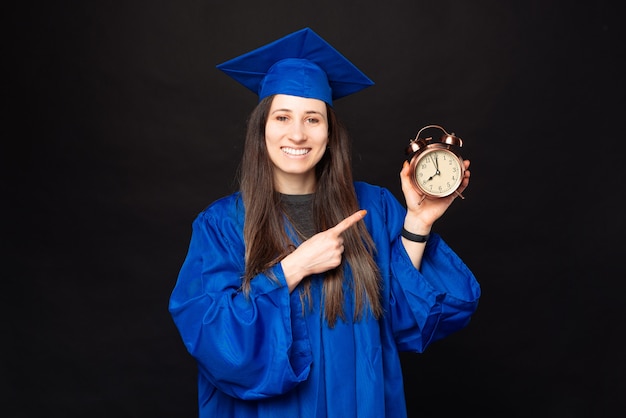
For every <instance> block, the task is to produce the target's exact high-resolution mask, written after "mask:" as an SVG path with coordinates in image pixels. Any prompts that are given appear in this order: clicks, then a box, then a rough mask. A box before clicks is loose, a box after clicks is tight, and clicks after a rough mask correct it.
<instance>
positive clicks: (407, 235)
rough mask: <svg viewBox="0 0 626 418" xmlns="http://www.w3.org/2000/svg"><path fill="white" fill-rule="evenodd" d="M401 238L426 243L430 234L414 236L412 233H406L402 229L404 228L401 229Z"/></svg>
mask: <svg viewBox="0 0 626 418" xmlns="http://www.w3.org/2000/svg"><path fill="white" fill-rule="evenodd" d="M402 236H403V237H404V238H406V239H408V240H409V241H413V242H426V241H428V237H430V234H428V235H417V234H414V233H412V232H409V231H407V230H406V229H404V227H402Z"/></svg>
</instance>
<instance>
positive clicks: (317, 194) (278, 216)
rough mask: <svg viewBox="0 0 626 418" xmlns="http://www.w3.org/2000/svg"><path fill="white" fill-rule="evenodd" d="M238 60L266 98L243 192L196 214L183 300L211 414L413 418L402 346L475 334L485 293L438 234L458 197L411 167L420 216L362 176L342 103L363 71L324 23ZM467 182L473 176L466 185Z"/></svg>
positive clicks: (179, 304) (184, 324)
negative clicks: (427, 193) (355, 171)
mask: <svg viewBox="0 0 626 418" xmlns="http://www.w3.org/2000/svg"><path fill="white" fill-rule="evenodd" d="M303 45H304V46H303ZM320 50H322V51H324V52H323V53H321V54H320V52H319V51H320ZM320 55H321V56H320ZM260 61H262V63H261V64H259V62H260ZM227 64H228V65H227V66H226V67H228V66H231V68H235V70H233V73H236V74H237V76H236V78H237V77H239V76H240V74H241V73H242V71H241V67H245V68H246V69H249V70H250V73H251V74H254V76H253V77H256V78H255V81H253V82H251V84H250V85H248V87H250V86H253V87H251V88H253V90H254V91H255V92H256V93H258V94H259V98H260V102H259V104H258V106H257V107H256V108H255V109H254V111H253V112H252V114H251V116H250V119H249V121H248V131H247V135H246V142H245V151H244V156H243V159H242V162H241V168H240V191H239V192H237V193H234V194H233V195H230V196H226V197H224V198H222V199H220V200H217V201H216V202H213V203H212V204H211V205H210V206H209V207H208V208H207V209H206V210H204V211H203V212H202V213H200V214H199V216H198V217H197V219H196V220H195V221H194V223H193V231H192V237H191V243H190V247H189V252H188V254H187V257H186V259H185V262H184V264H183V266H182V268H181V271H180V274H179V277H178V281H177V283H176V286H175V288H174V290H173V292H172V295H171V299H170V305H169V308H170V312H171V314H172V316H173V318H174V321H175V323H176V325H177V327H178V329H179V331H180V334H181V336H182V339H183V342H184V343H185V345H186V347H187V349H188V350H189V352H190V354H191V355H192V356H193V357H194V358H195V359H196V361H197V364H198V370H199V375H198V389H199V392H198V399H199V410H200V416H201V417H217V416H219V417H277V416H280V417H283V416H284V417H342V418H348V417H372V418H381V417H393V418H397V417H404V416H406V407H405V401H404V389H403V383H402V370H401V365H400V359H399V355H398V353H399V352H400V351H414V352H422V351H423V350H424V349H425V348H426V346H427V345H428V344H429V343H431V342H432V341H435V340H437V339H440V338H443V337H445V336H446V335H449V334H450V333H452V332H454V331H457V330H459V329H461V328H463V327H464V326H465V325H466V324H467V323H468V322H469V319H470V317H471V315H472V314H473V313H474V311H475V309H476V307H477V303H478V298H479V296H480V287H479V285H478V283H477V282H476V280H475V278H474V276H473V274H472V273H471V272H470V270H469V269H468V268H467V267H466V265H465V264H464V263H463V262H462V261H461V259H459V257H458V256H457V255H456V254H455V253H454V252H453V251H452V250H451V249H450V248H449V247H448V246H447V245H446V244H445V242H444V241H443V240H442V239H441V237H440V236H438V235H437V234H436V233H433V232H431V228H432V225H433V223H434V222H435V221H436V220H437V219H438V218H440V217H441V216H442V215H443V214H444V212H445V211H446V209H447V208H448V207H449V206H450V204H451V203H452V201H453V200H454V195H453V196H450V197H447V198H444V199H438V200H431V199H426V200H423V202H422V196H421V195H420V194H419V193H418V192H417V191H416V190H415V189H414V188H413V187H412V186H411V183H410V180H409V170H408V164H406V163H405V165H404V167H403V168H402V170H401V172H400V179H401V182H402V191H403V193H404V198H405V201H406V207H404V206H402V205H401V204H400V203H399V202H398V201H397V200H396V198H395V197H394V196H393V195H392V194H391V193H390V192H389V191H388V190H387V189H385V188H382V187H378V186H373V185H370V184H366V183H363V182H355V181H353V178H352V174H351V169H350V161H351V159H350V144H349V138H348V136H347V133H346V131H345V129H344V128H343V127H342V125H341V124H340V123H339V122H338V120H337V116H336V115H335V112H334V110H333V107H332V100H333V99H337V98H339V97H341V96H342V95H345V94H350V93H351V92H348V93H346V90H345V89H344V88H343V87H342V85H352V87H348V90H350V89H354V87H353V85H354V83H350V82H346V77H347V79H348V81H350V80H352V81H354V80H355V79H358V80H361V81H363V77H364V76H363V74H362V73H360V71H359V70H357V69H356V68H354V67H353V66H352V64H351V63H349V62H348V61H347V60H345V58H343V57H342V56H341V55H339V54H338V53H337V51H335V50H334V49H333V48H332V47H330V45H328V44H327V43H325V41H323V40H322V39H321V38H319V37H318V36H317V35H316V34H315V33H314V32H312V31H311V30H310V29H304V30H302V31H298V32H295V33H294V34H291V35H288V36H287V37H285V38H282V39H280V40H279V41H276V42H274V43H272V44H269V45H267V46H265V47H262V48H259V49H257V50H255V51H253V52H252V53H249V54H246V55H244V56H242V57H239V58H237V59H235V60H232V61H231V62H229V63H227ZM258 65H261V66H264V67H266V68H264V69H263V70H262V71H261V72H262V74H263V75H262V76H260V77H259V76H258V74H259V69H258V68H251V67H255V66H258ZM338 66H339V67H341V66H344V67H346V68H347V70H346V69H345V68H344V70H345V71H344V70H342V71H340V73H342V74H337V71H336V68H337V67H338ZM231 68H229V69H225V67H223V68H222V69H223V70H225V71H226V72H228V71H230V69H231ZM346 74H348V75H347V76H346ZM238 81H241V80H240V79H238ZM365 81H366V82H365V83H362V84H363V85H362V86H361V87H357V88H356V89H357V90H360V89H361V88H363V87H364V86H367V85H368V81H369V79H365ZM242 83H243V84H244V85H247V84H246V83H247V81H246V82H243V81H242ZM369 84H371V83H369ZM352 92H353V91H352ZM465 164H466V168H468V167H469V162H468V161H466V162H465ZM468 183H469V170H466V171H465V178H464V179H463V182H462V184H461V186H460V187H459V192H461V191H462V190H463V189H465V188H466V187H467V185H468ZM420 202H421V203H420ZM403 231H404V232H403ZM405 231H409V232H410V233H406V232H405ZM405 236H406V237H408V238H405Z"/></svg>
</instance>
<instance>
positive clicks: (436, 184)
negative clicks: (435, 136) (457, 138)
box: [413, 149, 464, 197]
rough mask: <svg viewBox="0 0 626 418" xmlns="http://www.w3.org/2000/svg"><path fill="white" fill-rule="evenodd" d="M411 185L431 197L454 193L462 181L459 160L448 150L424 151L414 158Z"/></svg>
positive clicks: (461, 166) (461, 169) (462, 168)
mask: <svg viewBox="0 0 626 418" xmlns="http://www.w3.org/2000/svg"><path fill="white" fill-rule="evenodd" d="M416 158H417V160H416V161H415V163H414V164H415V168H414V176H415V177H414V178H413V184H414V185H415V186H417V188H418V189H420V190H421V191H422V192H424V193H425V194H426V195H428V196H431V197H446V196H449V195H451V194H452V193H454V191H455V190H456V189H457V188H458V187H459V185H460V184H461V180H462V179H463V171H464V167H463V165H462V164H463V163H462V162H461V159H460V158H459V157H458V156H457V155H456V154H455V153H454V152H452V151H450V150H448V149H433V150H426V151H424V152H423V153H422V154H420V155H419V156H416Z"/></svg>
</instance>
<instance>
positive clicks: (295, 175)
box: [265, 94, 328, 194]
mask: <svg viewBox="0 0 626 418" xmlns="http://www.w3.org/2000/svg"><path fill="white" fill-rule="evenodd" d="M327 144H328V115H327V112H326V103H324V102H323V101H321V100H317V99H306V98H303V97H297V96H288V95H285V94H277V95H276V96H275V97H274V99H273V101H272V106H271V107H270V111H269V114H268V118H267V123H266V125H265V145H266V146H267V152H268V155H269V157H270V159H271V161H272V163H273V165H274V180H275V185H276V188H277V190H278V191H279V192H280V193H285V194H307V193H313V192H314V191H315V182H316V179H315V166H316V165H317V163H318V162H319V161H320V160H321V159H322V157H323V156H324V153H325V152H326V145H327Z"/></svg>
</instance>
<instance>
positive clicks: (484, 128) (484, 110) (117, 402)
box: [0, 0, 626, 417]
mask: <svg viewBox="0 0 626 418" xmlns="http://www.w3.org/2000/svg"><path fill="white" fill-rule="evenodd" d="M617 5H618V2H617V1H614V2H609V1H595V2H592V1H585V2H570V1H524V2H521V1H520V2H510V1H498V0H478V1H449V0H439V1H403V2H398V1H392V0H390V1H376V2H374V1H372V2H362V1H351V0H350V1H340V0H336V1H325V0H324V1H317V2H302V1H273V2H272V1H267V2H249V1H239V0H230V1H193V0H181V1H171V2H168V1H148V0H144V1H141V0H128V1H123V2H122V1H120V2H106V1H102V0H99V1H88V2H82V1H65V2H46V3H43V4H37V5H36V4H34V3H24V4H22V5H21V6H20V8H19V9H15V8H14V9H7V10H6V11H5V17H4V18H3V19H4V20H5V21H7V23H8V24H7V25H5V29H4V30H5V32H7V34H6V36H5V39H4V44H5V45H6V48H5V54H4V59H3V61H4V62H5V70H7V69H8V70H10V73H11V75H10V76H5V77H4V89H3V90H4V91H5V92H6V93H7V94H5V102H6V108H5V121H6V123H5V130H4V134H3V137H4V140H3V142H2V143H3V145H2V161H3V163H2V165H3V169H4V170H3V171H6V174H5V175H4V176H3V181H2V188H3V193H2V194H3V195H4V196H5V198H3V202H4V204H3V206H4V208H5V211H4V213H5V215H4V216H3V232H2V244H3V252H2V254H3V264H4V266H5V268H4V269H3V270H4V271H5V275H4V277H3V280H2V283H3V286H2V287H3V289H2V291H1V292H0V294H1V295H2V296H1V302H2V309H3V314H2V324H3V325H2V334H3V335H4V338H3V341H4V343H2V345H1V347H2V352H1V354H2V369H1V370H0V376H1V380H0V383H1V384H2V387H0V393H2V395H0V396H2V398H1V399H3V404H5V405H6V406H7V407H6V408H5V407H3V408H2V410H3V413H2V415H3V416H6V417H34V416H44V415H48V414H52V413H56V414H58V415H59V416H65V417H111V416H115V417H148V416H150V417H194V416H196V414H197V406H196V381H195V379H196V374H195V364H194V363H193V360H192V359H191V358H190V357H189V356H188V354H187V353H186V351H185V349H184V346H183V344H182V342H181V341H180V339H179V336H178V333H177V331H176V329H175V327H174V325H173V322H172V320H171V318H170V316H169V313H168V312H167V303H168V298H169V293H170V292H171V289H172V287H173V286H174V283H175V280H176V276H177V273H178V270H179V268H180V265H181V263H182V261H183V258H184V256H185V254H186V251H187V245H188V243H189V238H190V232H191V222H192V220H193V218H194V217H195V216H196V214H197V213H198V212H199V211H201V210H202V209H203V208H204V207H205V206H206V205H207V204H208V203H210V202H211V201H212V200H214V199H216V198H218V197H220V196H222V195H224V194H227V193H229V192H231V191H232V190H234V188H235V186H236V185H235V183H234V175H235V170H236V167H237V164H238V161H239V158H240V156H241V154H242V152H243V151H244V150H243V149H242V144H243V132H244V125H245V119H246V117H247V116H248V113H249V112H250V111H251V110H252V108H253V107H254V105H255V104H256V100H257V98H256V96H255V95H254V94H252V93H251V92H249V91H248V90H246V89H244V88H243V87H241V86H240V85H238V84H237V83H236V82H234V81H233V80H231V79H230V78H228V77H227V76H226V75H224V74H223V73H221V72H220V71H218V70H216V69H215V65H216V64H219V63H221V62H223V61H225V60H227V59H230V58H233V57H235V56H237V55H239V54H242V53H244V52H247V51H249V50H251V49H254V48H256V47H258V46H261V45H264V44H265V43H267V42H270V41H273V40H275V39H277V38H279V37H282V36H284V35H286V34H288V33H290V32H293V31H295V30H298V29H301V28H303V27H306V26H308V27H311V28H312V29H313V30H314V31H316V32H317V33H318V34H320V35H321V36H322V37H323V38H325V39H326V40H327V41H329V42H330V43H331V44H332V45H333V46H335V47H336V48H337V49H338V50H339V51H340V52H342V53H343V54H344V55H345V56H347V57H348V58H349V59H350V60H351V61H352V62H353V63H355V65H357V66H358V67H359V68H360V69H361V70H363V71H364V72H365V73H366V74H367V75H368V76H369V77H370V78H372V79H373V80H374V81H375V82H376V85H375V86H373V87H370V88H368V89H366V90H364V91H363V92H360V93H358V94H356V95H354V96H350V97H347V98H344V99H341V100H339V101H337V102H336V104H335V108H336V109H337V111H338V112H339V114H340V116H341V117H342V119H343V120H344V122H345V123H346V124H347V125H348V128H349V130H350V132H351V134H352V137H353V139H354V146H353V148H354V171H355V177H356V178H357V179H360V180H365V181H368V182H371V183H376V184H380V185H384V186H386V187H388V188H389V189H391V190H392V192H394V194H396V196H397V197H398V198H399V199H400V200H401V201H402V194H401V192H400V188H399V179H398V173H399V170H400V168H401V164H402V160H403V158H404V149H405V147H406V145H407V144H408V141H409V140H410V139H412V138H413V137H414V136H415V134H416V133H417V131H418V130H419V128H421V127H422V126H424V125H427V124H433V123H434V124H440V125H442V126H444V127H445V128H446V129H448V130H449V131H454V132H455V133H456V134H457V135H458V136H460V137H461V138H463V140H464V142H465V146H464V151H463V155H464V157H466V158H468V159H470V160H471V161H472V167H471V169H472V181H471V184H470V187H469V189H468V190H467V191H466V192H465V193H464V194H465V196H466V199H465V200H463V201H461V200H459V199H457V200H456V201H455V203H454V204H453V206H452V207H451V208H450V210H449V211H448V212H447V213H446V215H445V217H444V218H442V219H441V220H439V221H438V222H437V223H436V225H435V229H436V230H437V232H439V233H441V234H442V235H443V236H444V239H446V241H447V242H448V243H449V244H450V245H451V246H452V247H453V248H454V249H455V251H456V252H457V253H458V254H459V255H460V256H461V257H462V258H463V260H464V261H465V262H466V263H467V264H468V265H469V266H470V268H471V269H472V270H473V271H474V273H475V275H476V276H477V278H478V279H479V281H480V283H481V285H482V289H483V297H482V299H481V304H480V306H479V309H478V312H477V313H476V315H475V316H474V318H473V320H472V322H471V323H470V325H469V326H468V327H467V328H466V329H464V330H462V331H460V332H459V333H457V334H454V335H452V336H450V337H449V338H448V339H446V340H443V341H440V342H437V343H435V344H433V345H432V346H431V347H430V348H429V349H428V350H427V351H426V353H424V354H422V355H416V354H406V355H403V364H404V368H405V385H406V392H407V402H408V408H409V415H410V416H411V417H418V416H419V417H440V416H448V415H452V414H457V415H458V416H472V417H609V416H623V414H624V413H626V405H625V401H624V397H625V394H626V374H625V373H626V364H625V361H624V354H625V348H626V344H624V343H623V342H622V341H623V334H624V331H625V330H626V325H625V323H624V321H625V319H626V318H625V312H626V308H625V306H624V305H625V304H624V296H625V293H626V285H625V283H624V282H625V279H626V274H625V272H626V269H625V268H624V257H625V256H626V251H625V250H626V246H625V244H624V235H625V233H626V228H625V226H624V209H623V206H622V203H621V202H622V201H623V194H624V186H623V184H624V154H623V151H624V144H623V141H624V134H623V126H622V125H623V123H624V116H625V106H624V76H623V74H624V65H623V60H624V48H623V44H622V41H621V40H620V37H621V36H623V35H624V33H623V28H622V27H621V25H622V24H623V22H622V17H621V16H620V14H619V13H618V7H617Z"/></svg>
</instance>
